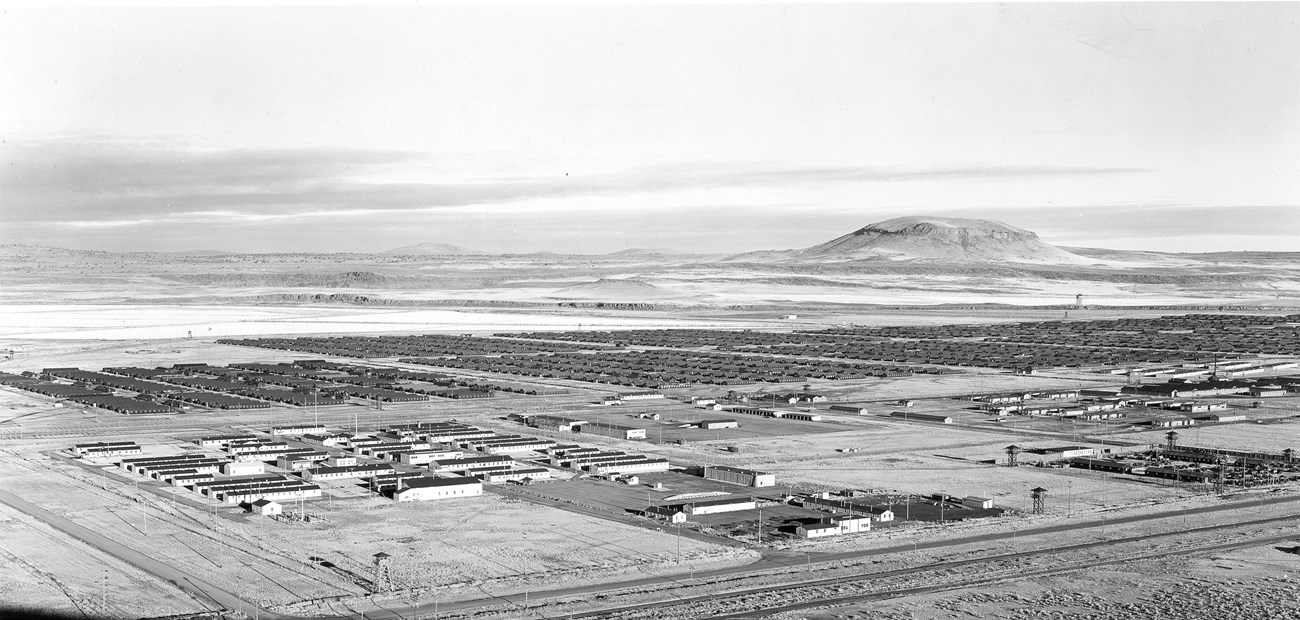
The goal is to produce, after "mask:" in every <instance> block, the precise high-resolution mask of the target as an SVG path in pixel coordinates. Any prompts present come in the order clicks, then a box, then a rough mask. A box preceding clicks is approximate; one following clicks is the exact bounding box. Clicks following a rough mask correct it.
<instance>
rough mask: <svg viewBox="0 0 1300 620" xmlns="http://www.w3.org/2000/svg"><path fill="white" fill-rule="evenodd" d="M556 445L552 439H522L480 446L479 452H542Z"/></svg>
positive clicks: (478, 447)
mask: <svg viewBox="0 0 1300 620" xmlns="http://www.w3.org/2000/svg"><path fill="white" fill-rule="evenodd" d="M554 444H555V441H553V440H551V439H520V440H518V441H503V442H499V443H490V444H480V445H479V446H477V448H476V449H477V450H478V451H479V452H482V453H484V454H507V453H510V452H540V451H543V450H545V449H547V448H548V447H550V446H552V445H554Z"/></svg>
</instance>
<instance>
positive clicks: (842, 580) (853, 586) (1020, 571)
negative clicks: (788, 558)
mask: <svg viewBox="0 0 1300 620" xmlns="http://www.w3.org/2000/svg"><path fill="white" fill-rule="evenodd" d="M1294 521H1300V515H1286V516H1281V517H1271V518H1266V519H1256V520H1251V521H1243V522H1236V523H1229V524H1221V525H1210V526H1202V527H1197V528H1189V529H1185V530H1177V531H1169V532H1158V533H1152V534H1142V535H1137V536H1128V537H1123V538H1113V539H1107V540H1101V541H1092V542H1086V543H1078V544H1074V545H1063V546H1057V547H1050V548H1043V549H1034V550H1029V551H1020V552H1014V553H1005V554H999V555H992V556H982V557H976V558H969V559H964V560H955V561H940V562H937V563H933V564H929V565H925V566H918V567H910V568H902V569H895V570H890V571H882V572H873V573H860V574H855V575H848V576H835V577H823V578H817V579H805V580H801V581H798V582H796V583H786V584H781V585H762V586H751V587H748V588H745V589H741V590H733V591H730V592H726V593H714V594H703V595H696V596H690V597H679V598H675V599H673V600H668V601H656V602H653V603H645V604H637V605H629V606H625V607H619V608H611V609H604V610H599V611H590V612H584V613H576V614H564V617H566V618H608V619H611V620H648V619H651V618H697V617H710V618H725V619H731V620H754V619H757V618H766V617H770V616H772V615H774V614H778V613H785V612H793V611H804V610H810V609H817V608H822V607H829V606H838V605H846V604H855V603H861V602H869V601H877V600H886V599H892V598H899V597H905V596H912V595H918V594H926V593H931V592H938V591H944V590H952V589H960V588H968V587H973V586H979V585H985V584H993V583H999V582H1005V581H1015V580H1019V579H1026V578H1032V577H1042V576H1049V575H1056V574H1061V573H1068V572H1073V571H1078V570H1084V569H1088V568H1093V567H1098V566H1106V565H1112V564H1120V563H1124V562H1132V561H1138V560H1146V559H1156V558H1161V557H1168V556H1174V555H1188V554H1197V553H1207V552H1214V551H1221V550H1228V549H1235V548H1240V547H1246V546H1254V545H1259V544H1267V543H1274V542H1282V541H1286V540H1294V539H1296V538H1297V537H1298V535H1297V534H1296V533H1295V532H1290V533H1284V534H1276V533H1267V534H1265V533H1256V534H1254V535H1251V534H1249V533H1247V534H1246V535H1245V536H1244V537H1238V538H1237V539H1236V540H1232V541H1228V542H1224V541H1222V538H1221V537H1216V538H1213V539H1210V540H1189V539H1191V538H1193V537H1195V536H1197V535H1204V534H1221V533H1227V532H1231V531H1233V530H1241V529H1247V528H1261V527H1266V526H1270V525H1276V524H1281V523H1287V522H1294ZM1174 537H1181V538H1180V539H1179V540H1176V541H1170V540H1167V539H1171V538H1174ZM1147 542H1163V543H1165V544H1164V545H1163V546H1160V545H1147V546H1146V547H1143V548H1141V549H1137V550H1130V551H1127V552H1124V551H1123V549H1121V550H1120V552H1119V553H1115V552H1114V551H1113V550H1114V549H1116V548H1122V547H1124V546H1131V545H1140V544H1143V543H1147ZM1152 549H1155V550H1152ZM1044 559H1051V560H1052V561H1053V563H1052V565H1051V566H1046V567H1035V566H1033V565H1032V563H1033V562H1034V561H1036V560H1037V561H1042V560H1044ZM972 569H977V572H976V573H972ZM756 576H757V575H755V574H752V573H751V574H740V575H735V576H734V577H731V578H729V579H726V580H721V581H713V582H711V583H713V584H715V585H716V584H724V583H726V582H732V583H736V584H739V583H741V582H743V581H745V580H749V579H753V578H755V577H756ZM771 577H772V578H779V575H776V574H772V575H771ZM684 581H685V580H683V583H681V584H679V586H689V585H691V584H687V583H684ZM701 585H707V584H701ZM509 600H510V601H511V602H512V603H516V604H517V601H515V600H514V597H510V598H509ZM558 604H564V603H563V602H558ZM548 607H549V606H545V605H542V606H539V607H538V609H537V611H538V612H539V614H540V615H542V616H553V615H555V614H556V613H559V610H558V609H551V608H548ZM484 611H485V612H486V611H487V610H484ZM475 615H477V614H475V613H469V614H467V615H465V616H462V617H466V618H469V617H474V616H475ZM483 615H487V614H483Z"/></svg>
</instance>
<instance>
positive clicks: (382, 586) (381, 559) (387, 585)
mask: <svg viewBox="0 0 1300 620" xmlns="http://www.w3.org/2000/svg"><path fill="white" fill-rule="evenodd" d="M391 559H392V556H390V555H388V554H387V553H384V552H383V551H380V552H379V553H376V554H375V591H376V592H387V591H389V590H391V589H393V575H392V572H391V570H392V569H391V568H390V566H389V560H391Z"/></svg>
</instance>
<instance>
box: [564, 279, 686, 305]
mask: <svg viewBox="0 0 1300 620" xmlns="http://www.w3.org/2000/svg"><path fill="white" fill-rule="evenodd" d="M676 296H678V294H677V293H674V292H672V291H668V290H664V289H663V288H660V287H658V286H656V285H654V284H651V283H649V282H646V281H645V280H639V279H636V278H601V279H599V280H597V281H595V282H584V283H582V284H575V285H573V286H566V287H564V288H562V289H560V290H558V291H556V292H555V294H554V295H552V296H551V297H552V298H556V299H602V300H610V301H641V300H648V299H663V298H669V297H676Z"/></svg>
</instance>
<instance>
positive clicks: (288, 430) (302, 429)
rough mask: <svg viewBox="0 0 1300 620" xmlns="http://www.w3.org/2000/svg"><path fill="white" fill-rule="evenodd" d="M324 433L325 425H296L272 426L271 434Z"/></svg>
mask: <svg viewBox="0 0 1300 620" xmlns="http://www.w3.org/2000/svg"><path fill="white" fill-rule="evenodd" d="M312 433H316V434H324V433H325V427H324V426H317V425H307V426H303V425H298V426H272V427H271V434H272V435H307V434H312Z"/></svg>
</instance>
